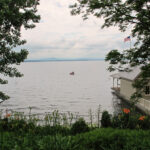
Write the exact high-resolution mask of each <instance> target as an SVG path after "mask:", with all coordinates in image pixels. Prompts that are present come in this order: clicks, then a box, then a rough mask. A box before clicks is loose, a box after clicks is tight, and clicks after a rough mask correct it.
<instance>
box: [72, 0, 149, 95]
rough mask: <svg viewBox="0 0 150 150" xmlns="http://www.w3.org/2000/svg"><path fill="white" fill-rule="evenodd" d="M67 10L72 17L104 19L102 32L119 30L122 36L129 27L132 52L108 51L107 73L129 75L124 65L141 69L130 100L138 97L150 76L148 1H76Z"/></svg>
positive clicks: (127, 68) (130, 50) (128, 50)
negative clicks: (116, 27)
mask: <svg viewBox="0 0 150 150" xmlns="http://www.w3.org/2000/svg"><path fill="white" fill-rule="evenodd" d="M70 8H71V9H72V10H71V14H72V15H79V14H82V17H83V19H88V16H89V15H94V16H96V17H97V18H101V17H103V18H104V24H103V25H102V28H104V27H110V26H118V27H119V30H120V31H122V32H124V31H126V30H127V29H128V27H129V25H130V26H132V29H131V35H132V37H134V38H136V43H135V44H134V48H132V49H127V50H124V51H123V52H119V51H118V50H111V51H110V52H109V53H108V54H107V55H106V58H105V60H106V61H109V63H110V66H109V68H108V70H110V71H114V70H116V69H118V70H124V71H130V69H129V67H126V66H127V64H128V65H129V66H130V67H134V66H137V65H142V67H141V71H142V73H141V78H140V79H138V80H137V81H136V82H135V83H134V84H133V86H134V87H136V88H137V92H136V93H134V95H133V96H132V98H136V97H140V96H141V93H142V92H143V86H144V85H146V84H147V83H148V80H147V77H149V76H150V0H77V2H76V3H75V4H73V5H71V6H70Z"/></svg>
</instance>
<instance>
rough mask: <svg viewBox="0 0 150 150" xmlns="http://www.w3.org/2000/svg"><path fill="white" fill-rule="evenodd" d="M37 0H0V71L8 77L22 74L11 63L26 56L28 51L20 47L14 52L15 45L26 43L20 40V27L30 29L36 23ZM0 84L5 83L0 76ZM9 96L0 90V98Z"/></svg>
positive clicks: (22, 59) (37, 17)
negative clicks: (18, 50)
mask: <svg viewBox="0 0 150 150" xmlns="http://www.w3.org/2000/svg"><path fill="white" fill-rule="evenodd" d="M37 5H39V0H0V73H1V74H3V75H4V76H9V77H21V76H22V74H21V73H20V72H19V71H18V70H17V69H16V68H15V67H12V64H15V65H19V64H20V63H21V62H23V61H24V59H26V58H27V54H28V51H27V50H26V49H21V50H20V52H15V51H14V50H15V48H16V47H17V46H21V45H23V44H25V43H26V41H25V40H21V28H22V27H24V28H25V29H32V28H34V27H35V23H38V22H39V20H40V16H39V15H37V14H36V13H37ZM0 84H7V81H6V80H3V79H1V78H0ZM8 98H9V96H7V95H5V94H4V93H3V92H0V99H1V100H6V99H8Z"/></svg>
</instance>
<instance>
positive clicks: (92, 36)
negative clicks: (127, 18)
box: [22, 0, 130, 59]
mask: <svg viewBox="0 0 150 150" xmlns="http://www.w3.org/2000/svg"><path fill="white" fill-rule="evenodd" d="M74 2H76V0H40V5H39V6H38V14H40V15H41V21H40V23H38V24H36V28H34V29H31V30H25V29H23V30H22V38H23V39H26V40H27V44H25V45H24V46H23V47H24V48H27V49H28V51H29V55H28V59H45V58H60V59H61V58H63V59H64V58H65V59H80V58H93V59H95V58H96V59H103V58H105V56H106V54H107V53H108V52H109V51H110V50H112V49H120V51H121V50H123V49H125V48H129V47H130V44H129V42H126V43H124V38H125V37H127V36H129V34H130V32H129V31H128V32H124V33H123V32H121V31H119V30H118V28H117V27H111V28H105V29H101V25H102V24H103V19H98V18H95V17H94V16H90V17H89V19H88V20H86V21H83V19H82V17H81V16H71V14H70V11H71V9H70V8H69V5H70V4H74Z"/></svg>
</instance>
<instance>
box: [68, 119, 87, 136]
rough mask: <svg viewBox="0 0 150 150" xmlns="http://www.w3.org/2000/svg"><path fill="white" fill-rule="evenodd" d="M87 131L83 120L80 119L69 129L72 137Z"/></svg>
mask: <svg viewBox="0 0 150 150" xmlns="http://www.w3.org/2000/svg"><path fill="white" fill-rule="evenodd" d="M87 131H89V127H88V125H87V124H86V122H85V121H84V119H82V118H80V119H79V120H78V121H76V122H75V123H74V124H73V125H72V127H71V133H72V134H73V135H75V134H77V133H83V132H87Z"/></svg>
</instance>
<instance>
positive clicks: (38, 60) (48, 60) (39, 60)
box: [24, 59, 104, 62]
mask: <svg viewBox="0 0 150 150" xmlns="http://www.w3.org/2000/svg"><path fill="white" fill-rule="evenodd" d="M50 61H104V59H37V60H30V59H29V60H25V61H24V62H50Z"/></svg>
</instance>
